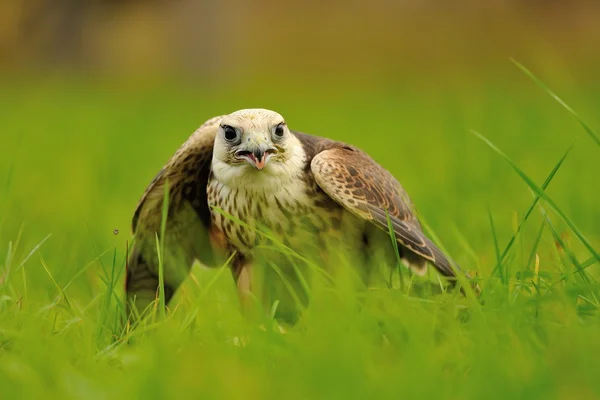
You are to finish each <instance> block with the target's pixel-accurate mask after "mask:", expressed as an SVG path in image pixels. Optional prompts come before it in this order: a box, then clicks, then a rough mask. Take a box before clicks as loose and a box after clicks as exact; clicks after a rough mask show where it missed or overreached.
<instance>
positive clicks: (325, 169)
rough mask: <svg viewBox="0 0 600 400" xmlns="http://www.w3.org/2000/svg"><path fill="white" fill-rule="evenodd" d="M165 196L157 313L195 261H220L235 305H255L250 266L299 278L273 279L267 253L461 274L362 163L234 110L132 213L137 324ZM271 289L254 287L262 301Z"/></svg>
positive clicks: (401, 195) (256, 114)
mask: <svg viewBox="0 0 600 400" xmlns="http://www.w3.org/2000/svg"><path fill="white" fill-rule="evenodd" d="M165 186H166V187H165ZM165 192H166V193H168V213H167V215H166V230H165V236H164V242H163V246H164V253H163V255H162V261H163V265H164V269H163V271H164V274H163V275H164V290H165V298H166V301H167V302H168V301H169V300H170V298H171V297H172V296H173V294H174V292H175V291H176V290H177V288H178V287H179V286H180V284H181V283H182V281H183V280H184V279H185V278H186V276H187V275H188V273H189V270H190V268H191V266H192V264H193V263H194V262H195V261H199V262H200V263H201V264H204V265H206V266H214V265H222V264H219V263H222V262H223V260H228V261H229V265H230V267H231V270H232V274H233V278H234V280H235V282H236V285H237V289H238V294H239V295H240V297H241V300H242V304H244V299H247V298H249V297H250V296H253V295H257V293H256V292H257V291H258V289H257V288H258V287H259V286H260V284H258V283H256V279H255V276H258V274H259V272H260V270H261V269H263V268H266V267H259V265H264V263H267V264H268V263H276V264H278V266H280V267H281V268H280V272H281V271H283V273H284V274H286V276H287V277H288V278H289V277H290V276H292V279H290V280H294V278H298V277H294V276H293V275H294V274H295V272H294V271H296V270H295V269H293V268H291V267H289V265H288V267H285V268H284V267H282V265H283V264H285V263H284V262H283V261H284V258H285V257H278V256H276V254H275V253H276V251H275V250H274V246H273V245H272V244H273V243H274V242H277V243H279V244H282V245H283V246H284V248H285V249H288V250H291V251H293V252H296V253H298V254H302V253H303V252H306V253H309V252H311V254H315V255H316V256H315V257H317V256H321V258H320V260H321V261H323V260H327V259H328V257H330V256H331V254H330V252H328V247H327V246H329V245H330V243H332V242H335V243H336V245H339V246H342V247H341V248H343V249H345V250H342V251H339V250H338V252H341V253H343V252H344V251H348V252H351V251H354V252H355V253H356V255H358V257H359V258H361V257H362V258H361V262H363V263H364V264H363V265H364V267H363V268H366V269H368V268H370V267H369V265H370V263H371V264H373V263H375V257H376V255H377V254H383V258H384V259H385V260H387V261H388V263H392V265H396V263H397V260H398V258H400V259H401V260H402V261H403V262H404V264H406V265H408V266H409V267H410V268H411V269H412V270H413V271H415V272H416V273H417V274H419V275H422V274H424V273H425V271H426V266H427V263H431V264H432V265H433V266H435V268H436V269H437V271H439V272H440V273H441V274H442V275H444V276H446V277H450V278H452V277H455V276H456V274H457V272H460V270H459V269H458V267H457V266H453V265H451V263H450V261H449V260H448V258H447V257H446V256H445V255H444V254H443V253H442V252H441V251H440V250H439V249H438V247H437V246H436V245H435V244H434V243H433V242H432V241H431V240H430V239H429V238H427V237H426V236H425V235H424V233H423V232H422V229H421V225H420V223H419V220H418V218H417V216H416V214H415V209H414V206H413V204H412V202H411V200H410V198H409V197H408V195H407V194H406V192H405V191H404V189H403V188H402V186H401V185H400V183H399V182H398V181H397V180H396V179H395V178H394V177H393V176H392V175H391V174H390V173H389V172H388V171H387V170H386V169H384V168H383V167H382V166H380V165H379V164H378V163H377V162H375V161H374V160H373V159H372V158H371V157H370V156H369V155H368V154H366V153H365V152H364V151H362V150H360V149H359V148H357V147H355V146H353V145H350V144H347V143H343V142H339V141H334V140H330V139H326V138H323V137H318V136H313V135H310V134H306V133H301V132H298V131H295V130H291V129H290V128H289V127H288V125H287V124H286V121H285V120H284V118H283V117H282V116H281V115H280V114H279V113H277V112H274V111H271V110H266V109H244V110H239V111H236V112H233V113H231V114H229V115H223V116H218V117H214V118H211V119H209V120H208V121H206V122H205V123H204V124H202V125H201V126H200V127H199V128H198V129H197V130H196V131H195V132H194V133H193V134H192V135H191V137H190V138H189V139H188V140H187V141H186V142H185V143H184V144H183V145H182V146H181V147H180V148H179V150H178V151H177V152H176V153H175V154H174V155H173V157H172V158H171V159H170V160H169V161H168V163H167V164H166V165H165V166H164V167H163V168H162V169H161V171H160V172H159V173H158V175H157V176H156V177H155V178H154V180H153V181H152V182H151V183H150V185H149V186H148V187H147V189H146V191H145V193H144V194H143V196H142V198H141V200H140V201H139V204H138V206H137V209H136V211H135V214H134V217H133V231H134V236H135V242H134V246H133V247H132V251H131V253H130V257H129V260H128V265H127V273H126V284H125V285H126V295H127V303H128V305H129V306H132V305H134V306H135V308H136V310H137V311H138V312H141V311H143V310H144V309H145V308H146V307H147V306H148V305H149V304H150V303H151V302H152V301H154V300H155V298H156V293H157V287H158V284H159V277H158V276H159V271H158V265H159V264H158V252H157V243H156V237H157V236H156V235H157V233H160V232H161V221H162V218H163V201H164V198H165ZM261 229H264V230H261ZM390 233H391V234H390ZM392 237H393V238H394V239H395V242H396V243H395V244H394V243H393V241H392V240H391V238H392ZM339 248H340V247H338V249H339ZM280 254H281V252H280ZM348 254H350V253H348ZM315 260H318V258H315ZM288 264H290V263H289V262H288ZM267 269H268V268H267ZM263 272H264V270H263ZM296 272H297V271H296ZM263 276H266V275H263ZM270 279H273V278H270ZM296 280H298V279H296ZM272 284H274V283H273V282H272V281H266V282H263V284H262V286H261V287H262V289H261V290H264V289H265V288H266V289H268V287H269V286H270V285H272Z"/></svg>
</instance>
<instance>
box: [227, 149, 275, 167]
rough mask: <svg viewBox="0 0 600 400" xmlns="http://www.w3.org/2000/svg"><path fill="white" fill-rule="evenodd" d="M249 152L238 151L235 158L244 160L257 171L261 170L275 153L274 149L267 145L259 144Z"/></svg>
mask: <svg viewBox="0 0 600 400" xmlns="http://www.w3.org/2000/svg"><path fill="white" fill-rule="evenodd" d="M251 150H252V151H249V150H238V151H237V152H236V153H235V157H236V158H237V159H238V160H245V161H247V162H248V163H249V164H250V165H252V166H253V167H254V168H256V169H257V170H259V171H260V170H262V169H263V168H264V167H265V166H266V165H267V161H269V159H270V158H271V157H272V156H273V155H274V154H275V153H277V150H276V149H275V148H274V147H271V146H269V145H267V144H260V145H259V146H257V147H253V148H252V149H251Z"/></svg>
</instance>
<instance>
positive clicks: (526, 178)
mask: <svg viewBox="0 0 600 400" xmlns="http://www.w3.org/2000/svg"><path fill="white" fill-rule="evenodd" d="M471 132H472V133H473V134H474V135H475V136H477V137H478V138H479V139H481V140H482V141H483V142H485V143H486V144H487V145H488V146H490V147H491V148H492V150H494V151H495V152H496V153H498V155H500V157H502V158H503V159H504V161H506V162H507V163H508V164H509V165H510V167H511V168H512V169H513V170H514V171H515V172H516V173H517V175H519V176H520V177H521V179H523V181H525V183H526V184H527V185H528V186H529V187H530V188H531V189H532V190H533V191H534V192H535V193H536V194H537V195H538V196H539V197H540V198H541V199H543V200H544V201H545V202H546V203H548V205H549V206H550V207H551V208H552V209H553V210H554V212H556V213H557V214H558V216H559V217H560V218H561V219H562V220H563V221H565V223H566V224H567V225H568V226H569V228H571V230H572V231H573V233H574V234H575V235H576V236H577V237H578V238H579V240H580V241H581V243H583V245H584V246H585V247H586V248H587V249H588V251H589V252H590V253H591V254H592V255H593V256H594V257H595V258H596V259H597V260H599V261H600V254H599V253H598V252H597V251H596V250H595V249H594V247H593V246H592V245H591V243H590V242H589V240H588V239H587V238H586V237H585V236H584V235H583V233H582V232H581V231H580V230H579V228H577V226H576V225H575V224H574V223H573V221H571V219H570V218H569V217H568V216H567V215H566V214H565V213H564V212H563V211H562V210H561V209H560V207H558V205H557V204H556V203H555V202H554V200H552V198H550V196H548V195H547V194H546V192H544V190H543V189H542V188H540V187H539V186H538V185H536V183H535V182H534V181H533V180H532V179H531V178H530V177H529V176H527V174H525V172H523V171H522V170H521V169H520V168H519V167H518V166H517V165H516V164H515V163H514V161H512V160H511V159H510V158H509V157H508V156H507V155H506V154H504V153H503V152H502V150H500V149H499V148H498V147H496V146H495V145H494V144H493V143H492V142H491V141H490V140H488V139H487V138H486V137H485V136H483V135H482V134H480V133H479V132H476V131H473V130H472V131H471Z"/></svg>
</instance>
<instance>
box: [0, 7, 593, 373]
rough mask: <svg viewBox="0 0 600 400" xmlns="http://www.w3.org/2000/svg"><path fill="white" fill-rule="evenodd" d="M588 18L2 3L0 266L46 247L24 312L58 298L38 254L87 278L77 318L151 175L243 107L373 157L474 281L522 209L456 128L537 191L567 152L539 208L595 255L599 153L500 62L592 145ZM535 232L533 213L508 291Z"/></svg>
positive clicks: (516, 189)
mask: <svg viewBox="0 0 600 400" xmlns="http://www.w3.org/2000/svg"><path fill="white" fill-rule="evenodd" d="M599 17H600V3H598V2H597V1H591V0H590V1H583V0H579V1H566V0H564V1H563V0H536V1H527V2H524V1H523V2H519V1H511V0H488V1H486V2H480V1H474V0H471V1H469V0H463V1H456V2H446V1H409V0H402V1H392V0H374V1H371V2H366V1H332V2H320V1H313V0H310V1H303V2H293V3H292V2H277V1H270V0H260V1H253V2H245V1H240V0H226V1H219V2H217V1H191V0H189V1H188V0H182V1H170V2H165V1H134V0H131V1H125V0H123V1H117V0H112V1H109V0H94V1H92V0H90V1H80V0H55V1H47V0H27V1H26V0H12V1H10V2H7V1H5V2H2V3H1V4H0V255H3V254H8V255H9V256H7V260H8V259H9V258H12V259H14V260H17V262H16V264H18V263H19V262H20V261H22V260H23V259H24V258H25V257H26V255H27V254H28V253H29V252H30V251H31V249H32V248H33V247H34V246H35V245H36V244H38V243H39V242H40V241H41V240H42V239H43V238H44V237H46V236H47V235H48V234H51V235H52V236H51V237H50V238H49V239H48V240H47V241H46V242H45V243H44V244H43V245H42V246H41V248H40V250H39V252H38V253H36V255H35V256H33V257H31V258H30V259H29V260H28V261H27V262H26V263H25V264H24V270H25V271H26V280H27V289H26V290H27V291H26V297H25V302H24V304H25V305H24V307H28V306H29V307H31V308H35V307H37V306H40V305H43V304H46V303H48V302H50V301H53V299H54V298H55V296H56V294H57V291H56V287H55V285H54V284H53V282H52V281H51V280H50V279H49V277H48V274H47V273H46V272H45V271H44V269H43V268H42V265H41V263H40V256H41V257H43V260H44V263H45V264H46V266H47V268H48V269H49V271H50V272H51V273H52V275H53V277H54V279H56V281H57V282H58V283H60V284H63V285H64V284H65V283H67V282H69V281H70V280H71V279H72V278H73V277H74V276H75V274H76V273H77V272H78V271H81V270H82V268H83V267H84V266H86V265H88V264H89V263H92V264H91V266H89V267H88V268H87V269H86V270H85V273H84V275H83V276H82V277H79V278H78V279H77V281H76V284H75V285H73V286H72V287H71V288H70V289H69V293H71V296H72V297H75V298H77V299H78V301H79V302H81V303H82V304H84V303H86V301H90V299H92V298H94V297H95V296H96V295H97V293H98V291H99V290H103V284H102V282H101V280H100V279H99V278H98V276H97V275H98V274H99V271H101V270H102V264H103V263H104V264H110V263H111V260H112V258H113V256H114V254H113V252H114V251H116V259H117V263H118V265H121V264H122V260H123V257H124V254H125V247H126V241H127V240H129V239H130V238H131V237H130V234H131V232H130V220H131V216H132V213H133V210H134V208H135V206H136V203H137V201H138V199H139V197H140V196H141V194H142V192H143V190H144V189H145V187H146V185H147V184H148V183H149V182H150V180H151V179H152V178H153V177H154V175H155V174H156V173H157V172H158V170H159V169H160V168H161V166H162V165H163V163H164V162H166V161H167V159H168V158H169V157H170V156H171V155H172V154H173V152H174V151H175V150H176V149H177V148H178V146H179V145H180V144H181V143H183V141H185V140H186V139H187V137H188V136H189V135H190V134H191V133H192V132H193V131H194V130H195V129H196V128H197V127H198V126H199V125H200V124H201V123H202V122H203V121H205V120H206V119H208V118H210V117H212V116H214V115H219V114H223V113H229V112H232V111H235V110H237V109H240V108H251V107H264V108H270V109H274V110H276V111H278V112H280V113H281V114H282V115H283V116H284V117H285V118H286V120H287V122H288V124H289V126H290V127H291V128H293V129H296V130H300V131H304V132H307V133H313V134H317V135H320V136H327V137H331V138H335V139H339V140H344V141H347V142H350V143H353V144H355V145H358V146H360V147H362V148H363V149H365V150H366V151H368V152H369V153H370V154H371V155H372V156H373V157H374V158H375V159H376V160H378V161H379V162H380V163H381V164H382V165H384V166H385V167H386V168H388V169H389V170H390V171H391V172H392V173H393V174H394V175H395V176H396V177H397V178H398V179H399V180H400V182H401V183H402V184H403V186H404V187H405V188H406V190H407V191H408V192H409V194H410V195H411V197H412V199H413V201H414V202H415V203H416V206H417V208H418V210H419V212H420V214H421V216H422V217H423V219H424V221H426V223H427V224H428V225H429V226H430V227H431V230H432V231H434V232H435V234H436V236H437V237H438V238H439V239H440V241H441V242H442V243H443V245H444V247H445V248H446V249H447V251H448V252H449V253H450V254H451V255H452V257H453V258H454V259H455V260H456V261H457V262H458V263H459V264H461V265H463V266H464V267H465V268H467V269H476V270H479V271H480V275H482V276H484V277H486V276H489V274H490V272H491V270H492V269H493V267H494V265H495V245H494V239H493V236H494V235H493V230H492V228H491V227H490V221H489V214H488V213H491V215H492V216H493V220H494V229H495V232H496V235H497V237H498V241H499V242H500V246H501V247H503V246H504V245H505V244H506V242H507V241H508V239H509V238H510V236H511V234H512V232H513V231H514V229H515V228H516V222H517V221H518V218H520V216H521V215H522V214H523V213H524V211H525V210H526V209H527V207H528V206H529V205H530V204H531V201H532V194H531V192H530V191H529V189H528V188H527V186H526V185H525V184H524V183H523V181H522V180H521V179H520V178H519V177H518V176H517V175H516V174H515V173H514V172H513V171H512V170H511V169H510V167H509V166H508V165H507V164H506V163H505V162H504V161H503V160H502V159H501V158H500V157H498V155H496V154H495V153H493V152H492V151H491V149H490V148H489V147H487V145H485V144H484V143H483V142H482V141H481V140H479V139H478V138H477V137H476V136H474V135H473V134H472V133H470V132H469V130H471V129H472V130H475V131H477V132H480V133H482V134H483V135H484V136H486V137H487V138H489V139H490V140H491V141H492V142H493V143H495V144H496V145H497V146H498V147H499V148H500V149H502V150H503V151H504V152H506V153H507V154H508V155H509V156H510V157H511V158H512V159H513V160H514V161H515V162H516V163H517V164H518V165H519V166H520V167H521V168H522V169H523V170H524V171H525V172H526V173H527V174H529V175H530V176H531V177H532V178H533V179H534V180H535V181H536V182H537V183H538V184H541V183H542V182H543V180H544V179H545V177H546V176H547V174H548V173H549V172H550V171H551V170H552V168H553V167H554V165H555V164H556V162H557V161H558V160H559V159H560V157H561V156H562V155H563V154H564V153H565V151H566V150H567V148H568V147H569V146H571V145H572V144H573V143H574V142H576V143H575V146H574V148H573V150H572V152H571V153H570V155H569V157H568V158H567V159H566V161H565V163H564V165H563V166H562V168H561V169H560V171H559V172H558V174H557V175H556V177H555V178H554V180H553V182H552V183H551V185H550V187H549V189H548V193H549V194H550V195H551V197H552V198H553V199H554V200H555V201H556V203H557V204H559V205H560V207H561V208H562V209H563V211H564V212H565V213H566V214H567V215H568V216H569V217H570V218H571V219H572V220H573V222H574V223H575V224H576V225H577V226H578V227H579V229H580V230H581V231H582V232H583V233H584V234H585V235H586V237H588V239H589V240H590V241H591V243H592V244H593V245H594V246H595V248H596V249H600V230H599V228H598V226H599V222H600V208H599V207H598V204H599V203H600V192H599V190H598V183H599V179H598V172H599V171H600V147H598V146H597V145H596V144H595V143H594V142H593V141H592V140H591V139H590V137H589V136H587V135H586V133H585V131H584V130H583V129H581V127H580V126H579V124H578V123H577V121H576V120H575V119H574V118H573V117H572V116H571V115H570V114H569V113H568V112H567V111H566V110H565V109H564V108H562V107H561V106H560V105H559V104H557V103H556V102H555V101H554V100H553V99H552V98H551V97H550V96H548V95H547V93H545V92H544V91H543V90H541V89H540V88H539V87H538V86H536V85H535V83H533V82H532V81H531V80H530V79H529V78H528V77H527V76H526V75H525V74H524V73H523V72H522V71H520V70H519V69H518V68H517V67H516V66H515V65H514V64H513V63H512V62H511V60H510V58H511V57H512V58H514V59H516V60H517V61H519V62H520V63H522V64H524V65H525V66H526V67H527V68H529V69H530V70H532V71H533V72H534V73H535V74H536V75H537V76H538V77H539V78H540V79H542V80H543V81H544V82H546V83H547V84H548V85H549V86H550V87H551V88H552V89H553V90H554V91H555V92H556V93H558V95H559V96H561V98H563V99H564V100H565V101H566V102H567V103H568V104H569V105H570V106H571V107H572V108H573V109H574V110H576V112H577V113H578V114H579V115H581V116H582V118H583V119H584V120H585V121H586V122H587V123H588V124H589V125H590V126H591V127H592V128H593V129H597V128H598V127H600V121H599V119H598V109H599V106H600V78H599V75H598V65H599V62H600V50H599V49H600V24H598V23H597V21H598V20H599ZM553 218H554V217H553ZM553 221H554V223H555V224H556V226H557V229H558V230H559V232H561V233H562V234H563V235H564V238H565V240H567V242H568V243H570V244H571V245H572V246H573V251H574V254H575V255H576V257H577V258H578V259H579V260H580V261H581V260H585V259H587V258H589V257H590V255H589V253H587V252H586V251H584V250H583V247H582V246H581V245H580V244H579V243H578V242H577V241H576V240H575V239H574V238H573V235H572V233H569V231H568V230H566V229H565V227H564V224H563V223H562V222H561V221H560V220H559V219H557V218H556V219H555V220H553ZM541 223H542V217H541V216H540V213H539V211H537V210H536V211H534V213H533V216H532V218H531V220H530V221H529V222H528V223H527V224H526V226H525V227H524V235H523V237H522V239H520V240H519V243H518V245H517V247H516V248H515V251H514V254H513V259H514V262H513V263H512V264H511V268H513V270H512V272H511V273H512V274H514V273H515V271H517V270H520V269H522V268H524V264H525V261H526V259H527V257H528V253H527V252H528V249H529V247H530V246H531V243H533V242H534V240H535V237H536V234H537V231H538V229H539V227H540V224H541ZM115 229H117V230H118V231H119V233H118V234H117V235H115V231H114V230H115ZM541 243H542V244H541V245H540V246H539V251H538V254H539V257H540V268H541V269H542V270H546V271H557V269H558V268H559V264H560V262H559V261H558V258H557V255H556V246H555V244H554V239H553V238H552V236H551V235H550V233H549V232H548V230H546V231H545V232H544V234H543V236H542V242H541ZM528 246H529V247H528ZM101 254H103V255H102V256H101V257H100V258H99V260H98V257H99V256H100V255H101ZM2 257H3V256H0V259H2ZM1 265H4V267H5V270H6V265H8V261H7V262H6V263H4V264H3V263H2V262H0V266H1ZM589 271H590V273H591V274H597V273H598V267H597V265H594V266H592V267H591V268H589ZM14 279H16V278H14ZM1 281H2V274H1V273H0V282H1ZM15 285H16V287H17V288H20V287H21V286H20V285H22V283H15ZM120 288H121V286H119V289H120ZM15 290H16V292H17V293H16V294H15V296H17V297H18V295H21V296H25V294H24V293H25V290H24V289H23V292H19V290H21V289H18V290H17V289H15ZM28 302H29V304H28ZM205 324H206V322H205ZM247 379H250V378H247Z"/></svg>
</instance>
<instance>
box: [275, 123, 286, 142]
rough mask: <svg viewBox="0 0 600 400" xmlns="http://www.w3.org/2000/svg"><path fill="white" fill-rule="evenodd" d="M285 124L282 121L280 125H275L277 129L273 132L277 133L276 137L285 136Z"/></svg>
mask: <svg viewBox="0 0 600 400" xmlns="http://www.w3.org/2000/svg"><path fill="white" fill-rule="evenodd" d="M283 125H284V124H283V122H282V123H281V124H279V125H277V126H276V127H275V131H274V132H273V134H274V135H275V137H276V138H281V137H283V133H284V130H283Z"/></svg>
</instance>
